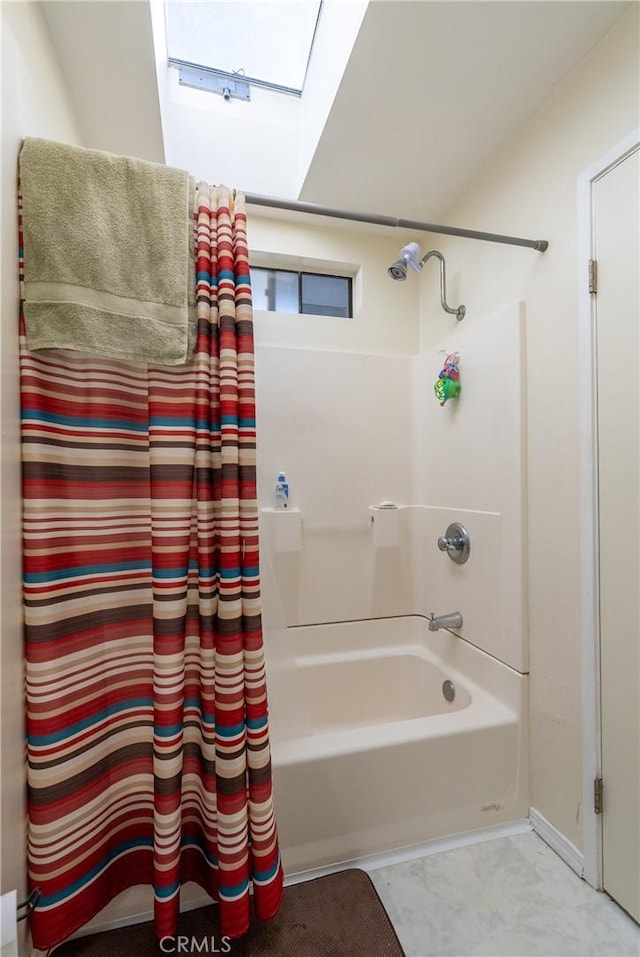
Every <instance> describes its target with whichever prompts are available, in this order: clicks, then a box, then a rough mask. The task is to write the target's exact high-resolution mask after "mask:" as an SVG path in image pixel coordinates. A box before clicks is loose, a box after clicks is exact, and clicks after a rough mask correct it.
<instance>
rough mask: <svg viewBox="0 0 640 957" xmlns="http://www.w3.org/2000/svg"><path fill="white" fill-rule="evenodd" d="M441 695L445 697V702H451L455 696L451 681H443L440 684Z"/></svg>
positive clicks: (454, 688) (454, 687)
mask: <svg viewBox="0 0 640 957" xmlns="http://www.w3.org/2000/svg"><path fill="white" fill-rule="evenodd" d="M442 694H443V695H444V697H445V700H446V701H453V700H454V698H455V696H456V686H455V685H454V683H453V681H449V680H447V681H443V682H442Z"/></svg>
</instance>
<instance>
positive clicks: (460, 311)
mask: <svg viewBox="0 0 640 957" xmlns="http://www.w3.org/2000/svg"><path fill="white" fill-rule="evenodd" d="M432 256H435V257H436V259H438V260H439V261H440V305H441V306H442V308H443V309H444V311H445V312H448V313H449V315H451V316H455V317H456V319H457V320H458V322H460V320H461V319H464V314H465V312H466V311H467V309H466V306H458V308H457V309H452V308H451V306H448V305H447V276H446V265H445V261H444V256H443V255H442V253H440V252H438V250H437V249H432V250H431V251H430V252H428V253H425V255H424V256H423V257H422V259H421V260H420V268H421V269H422V267H423V266H424V264H425V263H426V261H427V260H428V259H431V257H432Z"/></svg>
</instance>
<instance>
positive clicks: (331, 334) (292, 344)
mask: <svg viewBox="0 0 640 957" xmlns="http://www.w3.org/2000/svg"><path fill="white" fill-rule="evenodd" d="M327 222H329V223H332V221H331V220H329V221H328V220H327V219H326V218H322V217H318V216H300V215H299V214H296V215H292V216H291V218H290V219H282V218H279V219H276V218H272V217H271V216H260V215H259V214H258V213H257V211H256V208H255V207H249V216H248V221H247V230H248V239H249V249H250V258H251V265H253V266H263V265H268V264H271V265H276V266H278V265H280V266H281V268H289V269H312V270H313V269H316V268H317V269H318V271H321V272H322V271H325V272H331V271H332V270H335V271H336V272H338V271H342V270H343V269H344V273H343V274H344V275H353V274H355V280H354V318H353V319H348V320H345V319H335V318H326V317H322V316H305V317H304V318H301V317H300V316H298V315H294V314H287V313H273V312H262V311H258V310H256V313H255V332H256V342H257V343H258V345H265V346H282V347H284V348H297V349H321V350H330V351H336V352H363V353H378V354H383V355H396V356H407V355H415V354H417V352H418V350H419V344H420V327H419V318H418V303H419V284H418V283H416V282H393V281H392V280H391V279H389V276H388V275H387V268H388V267H389V265H390V264H391V263H392V262H393V261H394V260H396V259H397V258H398V254H399V251H400V249H401V247H402V246H403V245H404V242H405V240H404V239H403V238H402V235H403V234H402V233H401V232H400V230H398V231H397V232H394V231H390V230H388V229H387V230H381V229H378V230H376V229H375V228H372V229H371V230H370V231H365V230H364V228H359V227H356V226H353V225H351V224H344V223H343V224H342V225H337V224H336V225H333V223H332V224H331V225H327ZM323 267H324V269H323Z"/></svg>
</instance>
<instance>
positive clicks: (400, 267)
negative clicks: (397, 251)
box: [387, 259, 407, 282]
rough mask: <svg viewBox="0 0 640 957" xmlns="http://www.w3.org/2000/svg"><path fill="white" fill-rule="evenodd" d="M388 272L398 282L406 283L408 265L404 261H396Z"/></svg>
mask: <svg viewBox="0 0 640 957" xmlns="http://www.w3.org/2000/svg"><path fill="white" fill-rule="evenodd" d="M387 272H388V273H389V275H390V276H391V278H392V279H395V280H396V281H397V282H404V281H405V279H406V278H407V264H406V262H404V260H402V259H396V261H395V262H394V264H393V265H392V266H389V268H388V270H387Z"/></svg>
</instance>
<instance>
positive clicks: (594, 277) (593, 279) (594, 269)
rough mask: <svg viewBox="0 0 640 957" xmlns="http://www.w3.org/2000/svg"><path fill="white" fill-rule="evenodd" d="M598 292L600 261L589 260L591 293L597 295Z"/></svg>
mask: <svg viewBox="0 0 640 957" xmlns="http://www.w3.org/2000/svg"><path fill="white" fill-rule="evenodd" d="M597 291H598V261H597V260H596V259H590V260H589V292H591V293H596V292H597Z"/></svg>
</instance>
